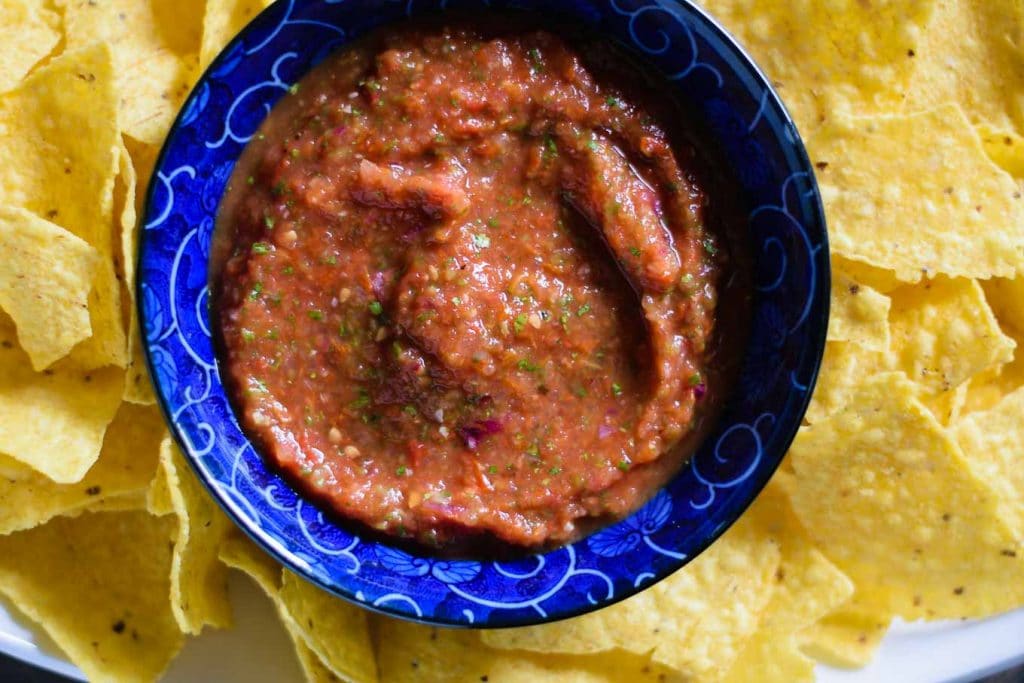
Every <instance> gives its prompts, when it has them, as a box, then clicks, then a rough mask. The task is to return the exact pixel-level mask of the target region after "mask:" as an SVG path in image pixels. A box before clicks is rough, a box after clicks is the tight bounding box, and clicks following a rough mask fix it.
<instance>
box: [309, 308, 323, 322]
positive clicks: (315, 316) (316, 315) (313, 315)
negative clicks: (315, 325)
mask: <svg viewBox="0 0 1024 683" xmlns="http://www.w3.org/2000/svg"><path fill="white" fill-rule="evenodd" d="M309 317H310V319H311V320H323V319H324V314H323V313H322V312H321V311H315V310H314V311H309Z"/></svg>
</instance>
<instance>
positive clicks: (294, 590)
mask: <svg viewBox="0 0 1024 683" xmlns="http://www.w3.org/2000/svg"><path fill="white" fill-rule="evenodd" d="M280 600H281V605H282V607H283V608H284V610H285V611H286V612H287V613H288V615H289V616H290V617H291V619H292V621H293V622H294V623H295V625H296V627H297V631H298V633H299V635H301V636H302V639H303V640H304V641H305V643H306V645H307V646H308V647H309V648H310V649H311V650H312V651H313V652H314V653H316V655H317V656H318V657H319V658H320V659H321V660H322V661H323V662H324V664H325V665H326V666H327V667H328V668H329V669H331V670H332V671H333V672H334V673H335V674H337V675H338V676H339V677H340V678H342V679H343V680H346V681H375V680H377V663H376V661H375V659H374V656H373V644H372V643H371V642H370V631H369V625H368V623H367V619H366V615H367V613H366V610H364V609H362V608H360V607H356V606H355V605H352V604H350V603H348V602H345V601H344V600H341V599H340V598H337V597H335V596H333V595H331V594H329V593H327V592H325V591H322V590H320V589H319V588H317V587H316V586H314V585H313V584H311V583H307V582H306V581H304V580H302V579H300V578H299V577H297V576H295V575H294V574H292V573H291V572H289V571H285V572H284V574H283V577H282V585H281V594H280Z"/></svg>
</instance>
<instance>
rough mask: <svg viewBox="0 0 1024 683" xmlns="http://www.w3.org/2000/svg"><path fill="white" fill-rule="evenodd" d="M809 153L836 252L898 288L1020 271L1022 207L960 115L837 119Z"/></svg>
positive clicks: (944, 111) (953, 110) (949, 109)
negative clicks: (937, 278) (890, 275)
mask: <svg viewBox="0 0 1024 683" xmlns="http://www.w3.org/2000/svg"><path fill="white" fill-rule="evenodd" d="M894 140H898V141H899V144H898V145H894V144H893V141H894ZM808 148H809V150H810V153H811V156H812V158H813V159H814V161H815V162H816V163H817V165H818V168H819V169H820V170H819V172H818V181H819V184H820V187H821V192H822V198H823V200H824V202H825V210H826V214H827V216H828V219H829V228H830V230H829V233H830V234H829V238H830V240H831V244H832V248H833V249H834V250H835V251H836V252H837V253H839V254H841V255H843V256H846V257H848V258H850V259H855V260H858V261H863V262H866V263H869V264H871V265H874V266H876V267H880V268H888V269H891V270H893V271H895V273H896V276H897V277H898V278H899V279H900V280H903V281H905V282H917V281H918V280H920V279H921V277H922V276H924V275H934V274H936V273H943V274H947V275H953V276H966V277H978V278H988V277H992V276H1004V277H1012V276H1013V275H1014V274H1015V273H1017V272H1019V271H1021V270H1022V269H1024V200H1022V199H1021V195H1020V191H1019V189H1018V187H1017V184H1016V183H1015V182H1014V180H1013V178H1011V177H1010V175H1009V174H1007V173H1006V172H1005V171H1003V170H1002V169H1001V168H999V167H998V166H996V165H995V164H993V163H992V161H991V160H990V159H989V158H988V156H987V155H986V154H985V150H984V149H983V148H982V145H981V139H980V138H979V137H978V134H977V132H976V131H975V130H974V129H973V128H972V127H971V126H970V124H969V122H968V121H967V118H966V117H965V116H964V114H963V112H962V111H960V109H958V108H957V107H955V106H944V107H939V108H937V109H934V110H931V111H927V112H923V113H920V114H913V115H909V116H875V117H861V118H853V117H848V116H836V117H833V118H832V119H830V120H829V121H828V122H827V123H825V124H824V125H823V126H822V127H821V128H819V129H818V130H817V131H816V132H815V134H814V135H813V136H812V137H811V138H810V140H808Z"/></svg>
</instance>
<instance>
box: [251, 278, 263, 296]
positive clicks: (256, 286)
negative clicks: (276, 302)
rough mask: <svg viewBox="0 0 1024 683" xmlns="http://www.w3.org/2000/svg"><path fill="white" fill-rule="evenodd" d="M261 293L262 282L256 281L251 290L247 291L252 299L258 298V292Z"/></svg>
mask: <svg viewBox="0 0 1024 683" xmlns="http://www.w3.org/2000/svg"><path fill="white" fill-rule="evenodd" d="M262 293H263V283H262V282H257V283H256V284H254V285H253V286H252V291H251V292H249V298H250V299H253V300H255V299H258V298H259V297H260V294H262Z"/></svg>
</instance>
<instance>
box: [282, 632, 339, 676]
mask: <svg viewBox="0 0 1024 683" xmlns="http://www.w3.org/2000/svg"><path fill="white" fill-rule="evenodd" d="M291 636H292V645H294V646H295V656H296V657H298V659H299V666H300V667H301V668H302V674H303V675H304V676H305V678H306V681H307V683H336V682H338V681H341V679H340V678H338V677H337V676H336V675H335V674H334V672H333V671H331V670H330V669H329V668H327V665H326V664H324V662H323V660H322V659H320V657H318V656H317V654H316V653H315V652H313V651H312V650H311V649H309V646H307V645H306V642H305V641H304V640H302V637H301V636H297V635H296V634H291Z"/></svg>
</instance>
